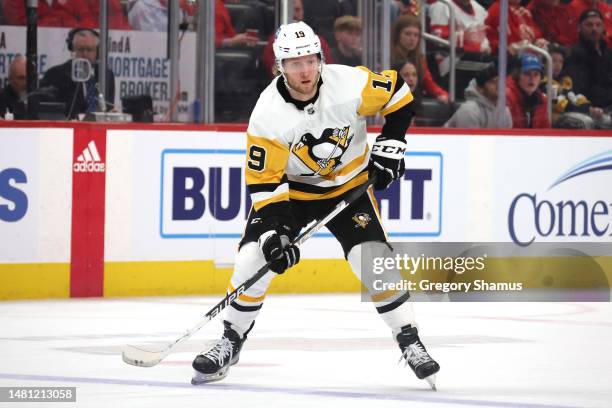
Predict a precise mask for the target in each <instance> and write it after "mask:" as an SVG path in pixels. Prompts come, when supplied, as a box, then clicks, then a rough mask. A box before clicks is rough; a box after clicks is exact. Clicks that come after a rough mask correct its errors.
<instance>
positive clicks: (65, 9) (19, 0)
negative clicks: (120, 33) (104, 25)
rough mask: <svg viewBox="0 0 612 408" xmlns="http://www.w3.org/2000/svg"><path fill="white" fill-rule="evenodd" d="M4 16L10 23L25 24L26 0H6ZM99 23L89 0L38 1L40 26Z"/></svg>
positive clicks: (79, 25) (73, 25)
mask: <svg viewBox="0 0 612 408" xmlns="http://www.w3.org/2000/svg"><path fill="white" fill-rule="evenodd" d="M2 6H3V12H4V17H5V18H6V23H7V24H9V25H25V24H26V14H25V1H23V0H4V2H3V4H2ZM97 24H98V23H97V21H96V20H95V16H94V15H93V14H92V13H91V9H90V7H89V5H88V0H69V1H67V0H45V1H39V2H38V25H39V26H40V27H94V26H96V25H97Z"/></svg>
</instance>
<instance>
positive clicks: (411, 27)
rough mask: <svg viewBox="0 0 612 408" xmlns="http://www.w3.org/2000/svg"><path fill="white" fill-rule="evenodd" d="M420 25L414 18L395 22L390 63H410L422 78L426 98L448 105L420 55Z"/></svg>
mask: <svg viewBox="0 0 612 408" xmlns="http://www.w3.org/2000/svg"><path fill="white" fill-rule="evenodd" d="M420 41H421V23H420V21H419V19H418V18H416V17H414V16H408V15H406V16H401V17H400V18H398V19H397V20H396V21H395V24H394V25H393V30H392V32H391V47H392V48H391V62H392V63H393V64H396V63H399V62H401V61H412V62H413V63H414V64H415V65H416V67H417V69H418V71H419V77H420V78H423V90H424V91H425V94H426V95H427V96H430V97H433V98H436V99H438V100H439V101H440V102H443V103H448V92H446V91H445V90H444V89H442V88H441V87H440V86H439V85H438V84H436V83H435V82H434V80H433V78H432V76H431V72H430V71H429V68H428V67H427V61H426V59H425V57H424V56H423V55H422V54H421V49H420V47H419V43H420Z"/></svg>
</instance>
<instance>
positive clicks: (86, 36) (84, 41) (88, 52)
mask: <svg viewBox="0 0 612 408" xmlns="http://www.w3.org/2000/svg"><path fill="white" fill-rule="evenodd" d="M66 42H67V43H68V49H69V50H70V51H71V52H72V54H73V57H74V58H83V59H86V60H88V61H89V63H90V64H91V66H92V68H93V70H94V75H93V76H92V77H91V78H90V79H89V80H88V81H87V82H84V83H83V82H74V81H73V80H72V64H73V59H72V58H71V59H69V60H68V61H66V62H64V63H63V64H60V65H56V66H54V67H51V68H49V69H48V70H47V72H45V75H44V76H43V79H42V80H41V82H40V86H41V87H49V86H50V87H53V88H55V89H57V97H58V100H59V101H60V102H64V103H65V104H66V116H67V117H68V118H73V117H74V116H76V115H77V114H79V113H86V112H94V111H97V108H98V94H99V93H100V92H98V89H97V82H98V76H99V69H98V42H99V36H98V33H97V32H96V31H94V30H91V29H88V28H75V29H73V30H71V31H70V33H69V34H68V38H67V39H66ZM104 96H105V97H106V102H107V104H110V105H111V106H112V102H113V101H114V100H115V76H114V75H113V72H112V71H111V70H110V69H107V70H106V92H104Z"/></svg>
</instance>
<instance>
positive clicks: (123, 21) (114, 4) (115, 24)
mask: <svg viewBox="0 0 612 408" xmlns="http://www.w3.org/2000/svg"><path fill="white" fill-rule="evenodd" d="M87 2H88V3H89V10H90V13H91V15H92V16H93V20H94V21H95V23H94V24H93V25H82V27H87V28H98V27H99V26H100V0H87ZM40 3H41V2H39V3H38V4H40ZM108 28H110V29H111V30H130V29H131V27H130V24H129V23H128V20H127V16H126V15H125V13H124V11H123V8H122V7H121V2H120V0H109V2H108Z"/></svg>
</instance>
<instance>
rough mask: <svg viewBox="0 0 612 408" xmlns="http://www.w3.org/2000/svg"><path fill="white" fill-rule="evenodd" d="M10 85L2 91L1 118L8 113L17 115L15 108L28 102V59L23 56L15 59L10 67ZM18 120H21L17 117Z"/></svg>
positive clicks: (0, 96)
mask: <svg viewBox="0 0 612 408" xmlns="http://www.w3.org/2000/svg"><path fill="white" fill-rule="evenodd" d="M8 80H9V83H8V84H7V85H6V86H5V87H4V89H2V91H0V116H1V117H3V118H4V115H5V114H6V112H7V111H8V112H10V113H12V114H15V107H16V106H17V105H18V104H19V103H23V102H25V100H26V95H27V77H26V59H25V57H24V56H23V55H19V56H17V57H15V59H14V60H13V61H12V62H11V65H10V66H9V75H8ZM15 118H17V119H21V118H19V117H17V116H15Z"/></svg>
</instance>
